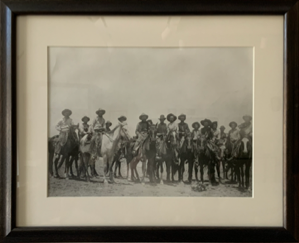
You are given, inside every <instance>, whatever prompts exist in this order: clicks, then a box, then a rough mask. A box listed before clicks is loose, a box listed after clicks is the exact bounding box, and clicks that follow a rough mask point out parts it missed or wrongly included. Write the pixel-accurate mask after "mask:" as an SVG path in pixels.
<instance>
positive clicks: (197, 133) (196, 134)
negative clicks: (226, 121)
mask: <svg viewBox="0 0 299 243" xmlns="http://www.w3.org/2000/svg"><path fill="white" fill-rule="evenodd" d="M192 127H193V131H192V132H191V138H192V141H193V148H194V157H195V163H196V164H197V163H198V153H197V151H198V140H199V139H200V136H201V134H200V130H199V128H200V124H199V122H193V123H192Z"/></svg>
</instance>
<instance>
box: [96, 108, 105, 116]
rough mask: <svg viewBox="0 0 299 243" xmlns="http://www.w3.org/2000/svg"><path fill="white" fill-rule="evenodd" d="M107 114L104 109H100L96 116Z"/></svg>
mask: <svg viewBox="0 0 299 243" xmlns="http://www.w3.org/2000/svg"><path fill="white" fill-rule="evenodd" d="M105 113H106V111H105V110H104V109H101V108H100V109H98V110H97V111H96V114H98V115H99V114H102V115H104V114H105Z"/></svg>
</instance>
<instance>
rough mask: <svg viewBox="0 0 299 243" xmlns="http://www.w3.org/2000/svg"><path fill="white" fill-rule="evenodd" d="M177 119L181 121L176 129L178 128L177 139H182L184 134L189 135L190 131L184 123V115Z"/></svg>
mask: <svg viewBox="0 0 299 243" xmlns="http://www.w3.org/2000/svg"><path fill="white" fill-rule="evenodd" d="M178 119H179V120H180V121H181V122H180V123H179V124H178V127H179V138H180V139H181V138H182V137H185V135H186V134H188V133H190V129H189V126H188V124H187V123H186V122H185V120H186V115H185V114H181V115H179V116H178Z"/></svg>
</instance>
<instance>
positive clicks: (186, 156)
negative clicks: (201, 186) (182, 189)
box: [178, 133, 194, 183]
mask: <svg viewBox="0 0 299 243" xmlns="http://www.w3.org/2000/svg"><path fill="white" fill-rule="evenodd" d="M179 158H180V163H179V168H178V172H179V182H183V181H184V172H185V163H186V162H187V163H188V173H189V175H188V182H189V183H191V182H192V173H193V165H194V153H193V146H192V138H191V133H189V134H186V135H185V141H184V143H183V145H182V147H181V148H180V152H179Z"/></svg>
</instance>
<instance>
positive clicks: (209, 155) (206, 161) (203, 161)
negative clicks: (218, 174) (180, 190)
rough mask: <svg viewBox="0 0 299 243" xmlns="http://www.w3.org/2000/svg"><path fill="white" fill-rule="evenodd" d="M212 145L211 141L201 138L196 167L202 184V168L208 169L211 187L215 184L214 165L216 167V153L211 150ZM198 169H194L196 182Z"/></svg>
mask: <svg viewBox="0 0 299 243" xmlns="http://www.w3.org/2000/svg"><path fill="white" fill-rule="evenodd" d="M212 146H213V144H212V143H211V140H208V139H207V138H205V137H204V136H203V137H201V139H200V140H199V149H198V166H199V167H200V179H201V182H202V183H203V182H204V179H203V176H204V167H208V177H209V181H210V183H211V184H212V185H215V184H216V180H215V165H216V161H217V158H216V151H214V150H213V147H212ZM197 173H198V168H197V166H196V167H195V176H196V180H198V177H197Z"/></svg>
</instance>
